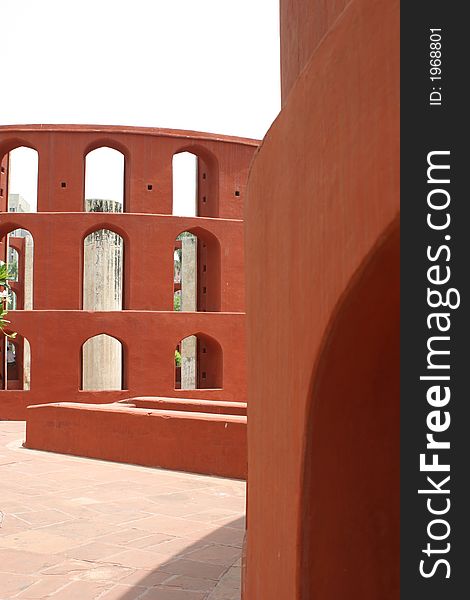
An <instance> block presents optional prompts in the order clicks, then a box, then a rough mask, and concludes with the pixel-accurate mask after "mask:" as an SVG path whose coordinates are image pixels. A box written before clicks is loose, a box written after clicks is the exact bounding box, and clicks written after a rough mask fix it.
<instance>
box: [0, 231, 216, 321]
mask: <svg viewBox="0 0 470 600" xmlns="http://www.w3.org/2000/svg"><path fill="white" fill-rule="evenodd" d="M5 239H6V246H7V250H6V257H7V262H8V265H9V268H10V271H11V272H12V274H13V279H12V281H11V288H12V293H11V297H10V300H9V306H8V308H9V309H16V310H22V309H26V310H31V309H33V308H34V307H33V273H34V240H33V236H32V235H31V233H30V232H29V231H28V230H24V229H18V230H15V231H13V232H12V233H10V234H9V235H7V236H6V238H5ZM126 247H127V240H125V239H124V238H123V237H122V236H121V235H120V234H119V233H117V232H116V231H114V230H111V229H101V228H99V229H95V230H93V231H91V232H90V233H88V234H87V235H86V236H85V237H84V238H83V242H82V257H83V260H82V264H83V269H82V309H84V310H101V311H106V310H113V311H114V310H122V309H126V308H127V302H126V300H127V299H126V297H125V278H126V270H125V261H126ZM173 250H174V254H173V308H174V310H175V311H190V312H194V311H201V312H206V311H208V312H218V311H220V308H221V298H220V294H221V285H220V276H221V267H220V265H221V248H220V243H219V241H218V239H217V238H216V237H215V236H214V235H213V234H212V233H210V232H208V231H206V230H202V229H199V228H198V230H197V231H196V232H194V231H185V232H182V233H181V234H179V235H178V236H177V238H176V240H175V243H174V247H173Z"/></svg>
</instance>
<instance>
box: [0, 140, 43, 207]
mask: <svg viewBox="0 0 470 600" xmlns="http://www.w3.org/2000/svg"><path fill="white" fill-rule="evenodd" d="M38 173H39V154H38V152H37V150H35V149H34V148H30V147H29V146H23V145H17V146H14V147H12V148H11V149H10V150H9V151H8V152H6V153H5V154H3V156H0V207H2V208H3V210H5V211H6V212H11V213H30V212H36V211H37V206H38Z"/></svg>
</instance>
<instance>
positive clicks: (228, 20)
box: [0, 0, 280, 137]
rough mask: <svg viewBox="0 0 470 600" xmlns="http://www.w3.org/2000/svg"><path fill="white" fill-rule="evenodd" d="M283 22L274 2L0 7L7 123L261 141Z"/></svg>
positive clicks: (88, 0)
mask: <svg viewBox="0 0 470 600" xmlns="http://www.w3.org/2000/svg"><path fill="white" fill-rule="evenodd" d="M278 21H279V15H278V1H277V0H132V2H130V1H129V0H125V1H124V0H67V1H64V0H41V1H38V0H0V42H1V47H2V60H1V67H2V68H1V77H2V80H3V86H2V93H1V96H0V124H16V123H91V124H115V125H144V126H153V127H170V128H178V129H195V130H201V131H210V132H215V133H226V134H232V135H240V136H246V137H263V136H264V134H265V132H266V130H267V129H268V127H269V125H270V124H271V122H272V121H273V119H274V118H275V116H276V114H277V112H278V110H279V102H280V100H279V87H280V86H279V24H278Z"/></svg>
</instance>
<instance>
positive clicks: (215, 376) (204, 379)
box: [175, 332, 224, 390]
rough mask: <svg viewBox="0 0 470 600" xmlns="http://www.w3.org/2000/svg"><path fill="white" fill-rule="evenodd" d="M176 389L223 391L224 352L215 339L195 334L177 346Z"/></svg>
mask: <svg viewBox="0 0 470 600" xmlns="http://www.w3.org/2000/svg"><path fill="white" fill-rule="evenodd" d="M175 357H176V358H175V389H186V390H196V389H223V374H224V366H223V350H222V346H221V345H220V344H219V342H218V341H217V340H216V339H214V338H213V337H211V336H209V335H207V334H205V333H202V332H198V333H194V334H192V335H188V336H186V337H184V338H183V339H182V340H180V342H179V343H178V344H177V346H176V354H175Z"/></svg>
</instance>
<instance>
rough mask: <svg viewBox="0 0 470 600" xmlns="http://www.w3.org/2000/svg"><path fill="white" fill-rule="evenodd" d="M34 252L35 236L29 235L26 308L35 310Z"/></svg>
mask: <svg viewBox="0 0 470 600" xmlns="http://www.w3.org/2000/svg"><path fill="white" fill-rule="evenodd" d="M33 254H34V242H33V238H32V237H31V236H30V235H27V236H25V238H24V310H33Z"/></svg>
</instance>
